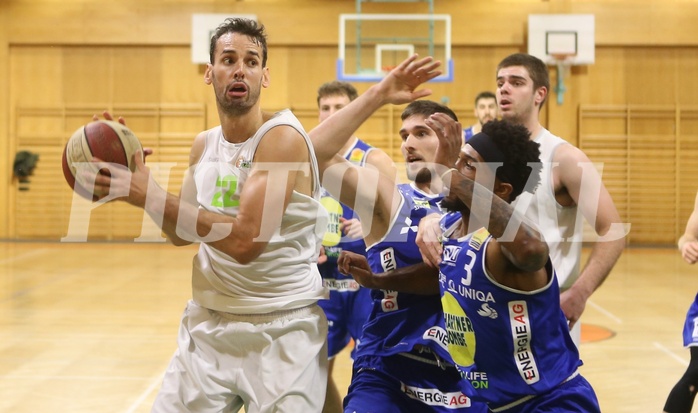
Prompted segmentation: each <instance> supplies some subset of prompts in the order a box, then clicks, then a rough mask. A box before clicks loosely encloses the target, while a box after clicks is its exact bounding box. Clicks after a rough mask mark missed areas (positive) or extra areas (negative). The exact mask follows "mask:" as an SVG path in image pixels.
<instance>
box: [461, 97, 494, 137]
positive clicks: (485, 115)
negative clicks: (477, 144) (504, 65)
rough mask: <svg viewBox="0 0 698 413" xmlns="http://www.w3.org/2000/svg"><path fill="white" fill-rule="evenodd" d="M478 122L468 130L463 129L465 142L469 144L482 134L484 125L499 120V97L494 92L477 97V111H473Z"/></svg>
mask: <svg viewBox="0 0 698 413" xmlns="http://www.w3.org/2000/svg"><path fill="white" fill-rule="evenodd" d="M473 113H474V114H475V119H477V122H476V123H475V124H474V125H472V126H470V127H469V128H467V129H463V142H467V141H468V139H470V138H472V137H473V135H475V134H478V133H480V131H481V130H482V125H484V124H485V123H487V122H489V121H491V120H495V119H497V96H495V94H494V93H492V92H480V93H478V94H477V96H476V97H475V109H473Z"/></svg>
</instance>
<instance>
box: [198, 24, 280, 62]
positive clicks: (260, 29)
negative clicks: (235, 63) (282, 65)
mask: <svg viewBox="0 0 698 413" xmlns="http://www.w3.org/2000/svg"><path fill="white" fill-rule="evenodd" d="M227 33H240V34H244V35H245V36H247V37H249V38H251V39H253V40H254V42H255V43H256V44H257V45H259V46H261V47H262V67H266V65H267V34H266V33H265V32H264V25H263V24H259V23H257V22H256V21H254V20H251V19H245V18H242V17H229V18H227V19H225V20H224V21H223V23H221V24H220V25H219V26H218V27H217V28H216V31H215V32H214V34H213V36H212V37H211V44H210V46H209V59H210V60H211V64H213V59H214V55H215V52H216V43H218V39H220V38H221V36H223V35H225V34H227Z"/></svg>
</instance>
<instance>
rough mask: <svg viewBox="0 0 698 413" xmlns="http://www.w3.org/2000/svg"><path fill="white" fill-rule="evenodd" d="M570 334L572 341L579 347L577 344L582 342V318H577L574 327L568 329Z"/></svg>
mask: <svg viewBox="0 0 698 413" xmlns="http://www.w3.org/2000/svg"><path fill="white" fill-rule="evenodd" d="M570 336H572V341H574V344H575V345H576V346H577V349H579V345H580V344H582V320H581V319H579V320H577V322H576V323H575V324H574V327H572V329H571V330H570Z"/></svg>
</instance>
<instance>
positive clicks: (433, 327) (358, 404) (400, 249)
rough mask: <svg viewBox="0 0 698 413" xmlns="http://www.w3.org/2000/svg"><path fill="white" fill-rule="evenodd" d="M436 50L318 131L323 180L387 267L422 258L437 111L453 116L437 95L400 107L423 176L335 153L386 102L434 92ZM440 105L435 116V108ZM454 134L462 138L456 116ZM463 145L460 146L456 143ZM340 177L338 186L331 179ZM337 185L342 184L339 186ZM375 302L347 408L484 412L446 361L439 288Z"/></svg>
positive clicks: (432, 196)
mask: <svg viewBox="0 0 698 413" xmlns="http://www.w3.org/2000/svg"><path fill="white" fill-rule="evenodd" d="M437 65H438V64H437V63H434V62H432V61H431V58H425V59H421V60H417V58H416V57H415V56H412V57H410V58H408V59H407V60H406V61H404V62H403V63H401V64H400V65H399V66H398V67H397V68H396V69H394V70H393V71H391V72H390V73H389V74H388V75H387V76H386V78H385V79H383V81H381V82H380V83H379V84H377V85H374V86H373V87H371V88H369V90H368V91H367V92H366V93H364V94H363V95H361V96H360V97H359V98H358V99H356V100H355V101H354V102H352V103H351V104H349V105H347V107H345V108H344V109H342V110H341V111H339V112H338V113H336V114H335V115H333V116H332V117H330V118H329V119H327V120H326V121H324V122H322V123H321V124H320V125H319V126H318V127H317V128H315V129H314V130H313V131H311V132H310V135H311V139H312V140H313V144H314V147H315V151H316V154H317V156H318V159H319V160H320V161H319V165H320V170H321V172H322V173H323V186H324V187H325V188H326V189H328V190H329V191H330V192H331V193H333V195H335V196H338V197H339V199H340V200H341V201H342V202H343V203H345V204H347V205H353V206H354V210H355V211H356V212H357V213H358V214H359V216H360V218H361V222H362V225H363V227H364V235H365V241H366V244H367V245H368V246H369V249H368V256H369V259H370V260H371V262H372V263H373V265H376V266H377V267H376V268H380V269H381V270H388V269H391V268H398V267H401V266H405V265H410V264H412V263H416V262H421V256H420V253H419V251H418V249H417V247H416V245H415V244H414V237H415V235H416V229H417V224H418V222H419V219H420V218H421V217H422V216H424V215H426V214H428V213H430V212H433V211H436V210H438V202H439V201H440V199H441V196H440V195H439V192H440V190H441V188H440V187H439V186H438V185H430V184H431V179H430V176H429V175H430V173H429V171H426V173H422V174H421V176H420V174H418V172H420V171H421V170H422V169H424V168H425V167H428V166H433V160H434V155H435V153H436V147H437V146H438V139H437V138H436V135H435V132H434V131H433V129H431V127H430V125H431V124H432V121H431V118H432V117H433V116H437V117H438V116H441V117H449V118H452V119H454V123H455V124H457V122H455V118H456V116H455V114H453V112H452V111H451V110H450V109H448V108H446V107H444V106H442V105H439V104H438V103H435V102H430V101H416V102H413V103H411V104H410V105H408V106H407V108H406V109H405V111H404V112H403V114H402V127H401V129H400V136H401V137H402V139H403V144H402V153H403V156H404V158H405V162H406V164H407V173H408V176H409V177H410V178H411V179H415V181H416V182H415V183H410V184H404V185H400V186H396V185H395V184H396V183H395V181H394V180H393V179H390V178H387V177H385V176H381V175H379V174H377V173H375V172H374V173H371V172H372V171H368V170H367V168H357V167H354V166H353V165H351V164H350V163H349V162H348V161H346V160H345V159H344V158H342V157H341V156H336V151H337V149H338V146H339V144H341V143H342V142H341V140H340V139H348V137H349V136H350V134H353V132H354V130H356V129H357V128H358V127H359V126H360V125H361V123H362V122H363V121H364V120H365V119H367V118H368V117H369V116H370V115H371V114H372V113H373V112H374V111H375V110H376V109H378V108H379V107H380V106H382V105H383V104H385V103H404V102H408V101H412V100H414V99H416V98H419V97H421V96H426V95H427V94H429V93H430V91H428V90H427V91H421V92H414V89H415V88H416V87H417V86H418V85H419V84H420V83H421V82H423V81H426V80H429V79H431V78H433V77H435V76H436V75H438V72H437V71H436V70H435V69H436V67H437ZM434 113H437V114H436V115H432V114H434ZM452 133H456V134H457V136H458V139H460V137H461V136H462V130H461V128H460V125H459V124H458V126H457V128H454V130H453V131H452ZM456 151H457V149H456ZM331 180H335V182H337V184H340V183H341V187H340V186H339V185H334V186H331V185H328V184H327V182H328V181H331ZM333 191H334V192H333ZM372 297H373V309H372V311H371V315H370V316H369V320H368V321H367V323H366V324H365V326H364V332H363V335H362V336H361V342H360V344H359V346H358V347H357V349H356V358H355V360H354V373H353V376H352V383H351V385H350V387H349V392H348V395H347V397H346V398H345V400H344V411H345V412H357V413H364V412H381V413H392V412H395V413H398V412H484V411H486V409H485V406H484V405H482V404H473V403H472V401H471V400H470V399H469V398H468V397H466V396H465V395H464V394H463V393H462V392H461V390H460V377H459V374H458V371H457V370H456V369H455V367H454V366H453V365H452V364H451V363H450V362H449V361H448V351H447V347H446V342H445V331H444V330H443V327H442V326H443V320H442V317H443V312H442V311H441V307H440V301H439V295H438V291H436V292H435V293H434V294H433V295H431V296H426V295H415V294H402V293H400V294H397V293H395V292H394V291H381V290H376V291H372Z"/></svg>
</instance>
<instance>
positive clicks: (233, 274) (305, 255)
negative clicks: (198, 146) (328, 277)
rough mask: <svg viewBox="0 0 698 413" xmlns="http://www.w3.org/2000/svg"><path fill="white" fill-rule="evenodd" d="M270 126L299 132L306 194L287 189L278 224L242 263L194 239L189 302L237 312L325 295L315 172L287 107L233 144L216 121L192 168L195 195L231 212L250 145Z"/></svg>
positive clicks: (202, 203)
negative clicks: (309, 188)
mask: <svg viewBox="0 0 698 413" xmlns="http://www.w3.org/2000/svg"><path fill="white" fill-rule="evenodd" d="M277 126H291V127H293V128H294V129H296V130H297V131H298V132H300V133H301V135H303V137H304V138H305V140H306V143H307V145H308V152H309V154H310V165H309V166H308V165H306V168H307V171H306V174H310V175H311V176H312V179H313V197H309V196H306V195H304V194H301V193H298V192H296V191H294V192H293V193H292V195H291V201H290V203H289V204H288V207H287V208H286V210H285V211H284V212H283V218H282V221H281V226H280V227H279V228H276V230H275V232H274V234H273V236H272V237H271V239H270V241H269V243H268V245H267V247H266V249H265V250H264V252H263V253H262V254H261V255H260V256H259V257H257V258H256V259H255V260H254V261H252V262H251V263H249V264H240V263H239V262H237V261H236V260H235V259H233V258H232V257H230V256H229V255H227V254H225V253H223V252H221V251H219V250H217V249H215V248H213V247H211V246H209V245H208V244H205V243H201V245H200V247H199V253H198V254H197V255H196V257H195V258H194V267H193V276H192V277H193V278H192V287H193V297H194V300H195V301H196V302H197V303H198V304H199V305H201V306H203V307H206V308H209V309H213V310H217V311H223V312H228V313H236V314H262V313H269V312H272V311H277V310H285V309H292V308H298V307H303V306H306V305H309V304H312V303H314V302H316V301H317V300H319V299H322V298H325V295H326V291H325V288H324V287H323V285H322V279H321V277H320V273H319V272H318V269H317V264H316V261H317V257H318V254H319V251H320V241H321V239H322V234H323V233H324V231H325V228H326V226H327V214H326V212H325V210H324V208H323V207H322V206H321V204H320V202H319V197H320V187H319V182H320V178H319V176H318V166H317V159H316V158H315V153H314V151H313V147H312V144H311V142H310V139H309V138H308V135H307V134H306V133H305V131H304V130H303V127H302V125H301V124H300V122H299V121H298V119H296V117H295V116H294V115H293V114H292V113H291V111H289V110H283V111H281V112H278V113H276V114H275V115H274V117H273V118H272V119H270V120H268V121H267V122H265V123H264V124H263V125H262V127H261V128H260V129H259V130H258V131H257V133H255V135H254V136H252V137H251V138H250V139H248V140H247V141H245V142H243V143H240V144H233V143H230V142H228V141H226V140H225V138H224V137H223V133H222V130H221V127H220V126H218V127H216V128H213V129H210V130H209V131H208V132H207V135H206V147H205V149H204V153H203V155H202V157H201V159H200V160H199V162H198V164H197V165H196V166H195V170H194V180H195V182H196V188H197V191H198V193H197V200H198V202H199V207H200V208H204V209H206V210H208V211H212V212H216V213H221V214H225V215H229V216H233V217H235V216H237V214H238V212H239V202H240V193H241V192H242V189H243V187H244V186H245V181H246V179H247V177H248V175H249V173H250V171H251V169H252V167H253V159H254V156H255V153H256V151H257V147H258V145H259V143H260V141H261V140H262V139H263V138H264V136H265V134H266V133H267V132H268V131H269V130H270V129H272V128H274V127H277ZM289 165H290V164H289ZM260 167H262V166H260ZM264 167H265V168H266V167H267V166H264ZM271 168H272V169H270V174H272V173H273V172H271V171H273V170H274V169H276V170H278V169H284V168H289V166H288V165H283V164H279V165H278V166H276V165H274V166H271ZM293 169H294V170H295V169H297V167H296V166H294V167H293ZM283 176H287V175H286V174H284V175H283ZM269 183H270V184H279V182H278V181H277V182H272V179H271V177H270V181H269ZM267 207H269V208H272V209H273V208H274V207H276V208H279V210H278V211H276V210H273V211H272V212H271V213H281V207H280V206H278V205H276V206H265V208H267ZM274 211H276V212H274ZM266 212H267V211H265V213H266ZM232 230H233V231H235V228H234V227H233V229H232Z"/></svg>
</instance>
